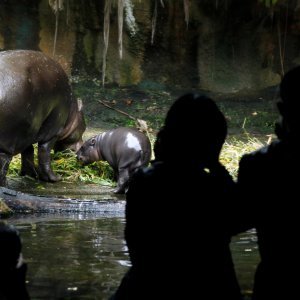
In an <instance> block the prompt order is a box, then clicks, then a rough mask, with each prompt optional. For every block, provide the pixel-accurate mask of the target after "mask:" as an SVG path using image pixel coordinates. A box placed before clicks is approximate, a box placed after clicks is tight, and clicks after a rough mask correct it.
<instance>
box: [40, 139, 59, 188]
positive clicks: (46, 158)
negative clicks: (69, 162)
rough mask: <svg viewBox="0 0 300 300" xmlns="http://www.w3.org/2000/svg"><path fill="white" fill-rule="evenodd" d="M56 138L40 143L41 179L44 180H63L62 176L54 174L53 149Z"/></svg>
mask: <svg viewBox="0 0 300 300" xmlns="http://www.w3.org/2000/svg"><path fill="white" fill-rule="evenodd" d="M54 143H55V140H50V141H49V142H45V143H38V160H39V179H41V180H43V181H50V182H56V181H59V180H61V178H60V176H57V175H55V174H54V172H53V171H52V169H51V154H50V152H51V149H52V148H53V145H54Z"/></svg>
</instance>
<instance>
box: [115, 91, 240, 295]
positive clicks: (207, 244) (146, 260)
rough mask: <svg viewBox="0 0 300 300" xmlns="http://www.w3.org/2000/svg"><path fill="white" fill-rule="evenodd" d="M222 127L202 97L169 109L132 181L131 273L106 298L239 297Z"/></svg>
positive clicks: (216, 112)
mask: <svg viewBox="0 0 300 300" xmlns="http://www.w3.org/2000/svg"><path fill="white" fill-rule="evenodd" d="M226 134H227V126H226V121H225V118H224V116H223V114H222V113H221V112H220V111H219V109H218V108H217V106H216V104H215V103H214V102H213V101H212V100H211V99H209V98H207V97H205V96H197V95H194V94H188V95H185V96H183V97H181V98H179V99H178V100H177V101H176V102H175V103H174V104H173V105H172V107H171V108H170V110H169V112H168V114H167V116H166V120H165V126H164V127H163V128H162V129H161V130H160V132H159V133H158V136H157V141H156V144H155V149H154V151H155V157H156V160H155V161H154V162H153V163H152V166H151V167H149V168H143V169H140V170H139V171H138V172H137V173H135V174H134V175H133V178H132V180H131V181H130V185H129V189H128V192H127V194H126V199H127V203H126V227H125V239H126V242H127V246H128V249H129V254H130V259H131V262H132V267H131V268H130V270H129V272H128V273H127V274H126V275H125V277H124V278H123V280H122V282H121V285H120V287H119V289H118V290H117V292H116V294H115V295H114V297H113V298H112V299H114V300H119V299H131V300H133V299H143V300H147V299H149V300H150V299H152V300H153V299H156V300H157V299H206V300H211V299H218V300H219V299H231V300H235V299H241V294H240V289H239V286H238V283H237V279H236V276H235V272H234V266H233V262H232V258H231V253H230V249H229V243H230V238H231V235H232V234H233V233H235V232H236V231H238V229H237V228H235V225H234V224H235V222H234V216H233V215H232V205H233V203H231V199H233V193H234V182H233V181H232V178H231V177H230V175H229V174H228V172H227V171H226V170H225V168H224V167H223V166H222V165H221V164H220V163H219V154H220V150H221V147H222V145H223V142H224V140H225V137H226Z"/></svg>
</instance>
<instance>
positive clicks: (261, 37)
mask: <svg viewBox="0 0 300 300" xmlns="http://www.w3.org/2000/svg"><path fill="white" fill-rule="evenodd" d="M33 2H34V3H33ZM109 2H111V6H110V13H107V14H106V17H109V18H106V20H107V21H106V22H104V19H105V7H104V4H105V3H109ZM63 3H64V6H63V9H62V10H59V11H58V12H57V13H56V14H54V12H53V10H52V9H51V7H50V6H49V1H48V0H38V1H32V0H23V1H18V0H11V1H0V48H1V49H4V50H7V49H39V50H42V51H43V52H45V53H47V54H51V55H52V56H53V57H55V59H56V60H58V61H59V62H60V63H61V64H62V65H63V67H64V69H65V70H67V72H68V74H72V75H80V76H81V75H88V76H92V77H96V78H98V79H101V78H102V76H103V75H105V83H106V84H109V83H117V84H118V85H123V86H124V85H133V84H134V85H140V86H141V87H145V88H152V89H159V88H160V89H163V88H164V87H166V86H176V87H177V86H179V87H185V88H200V89H204V90H210V91H213V92H238V91H244V90H250V89H260V88H265V87H269V86H273V85H276V84H278V83H279V82H280V78H281V76H282V75H283V73H284V72H285V71H287V70H289V69H290V68H292V67H294V66H295V65H297V64H299V61H300V56H299V51H298V49H299V40H300V39H299V36H300V31H299V5H298V1H292V3H290V2H289V1H277V2H276V4H274V5H272V6H271V7H267V6H266V5H265V4H266V1H253V0H244V1H240V0H226V1H208V0H207V1H184V0H174V1H151V0H143V1H140V0H126V1H124V10H123V13H122V14H119V13H118V5H117V3H118V1H109V0H107V1H98V0H85V1H83V0H78V1H67V0H65V1H63ZM184 3H185V5H184ZM120 15H121V16H123V19H121V18H120ZM120 22H122V24H123V30H122V31H121V32H122V33H123V35H122V37H121V39H120V38H119V37H120V36H119V33H120V31H119V28H120ZM104 24H106V25H109V36H108V50H107V55H104V54H105V53H104V48H105V47H104V38H103V32H104V27H105V25H104ZM55 33H57V34H55ZM120 40H122V45H123V52H122V53H123V55H122V59H121V58H120V51H119V45H120ZM104 62H106V67H105V68H103V63H104ZM104 70H105V74H103V73H104Z"/></svg>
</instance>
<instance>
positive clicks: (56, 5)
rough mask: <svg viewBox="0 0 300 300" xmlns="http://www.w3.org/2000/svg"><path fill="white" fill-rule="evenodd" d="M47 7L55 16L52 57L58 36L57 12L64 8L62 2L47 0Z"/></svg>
mask: <svg viewBox="0 0 300 300" xmlns="http://www.w3.org/2000/svg"><path fill="white" fill-rule="evenodd" d="M49 5H50V7H51V8H52V10H53V12H54V14H55V32H54V42H53V52H52V55H53V56H54V55H55V51H56V42H57V34H58V20H59V12H60V11H61V10H63V8H64V0H49Z"/></svg>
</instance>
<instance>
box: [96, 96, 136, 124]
mask: <svg viewBox="0 0 300 300" xmlns="http://www.w3.org/2000/svg"><path fill="white" fill-rule="evenodd" d="M98 102H99V103H101V104H102V105H104V106H105V107H107V108H109V109H112V110H114V111H117V112H118V113H120V114H122V115H125V116H127V117H128V118H130V119H131V120H135V121H136V120H137V118H135V117H133V116H131V115H130V114H128V113H127V112H125V111H122V110H120V109H117V108H114V107H112V106H110V105H108V104H106V103H105V102H103V101H101V100H98Z"/></svg>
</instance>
